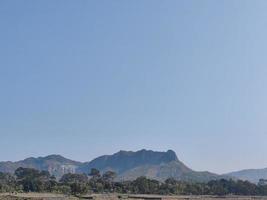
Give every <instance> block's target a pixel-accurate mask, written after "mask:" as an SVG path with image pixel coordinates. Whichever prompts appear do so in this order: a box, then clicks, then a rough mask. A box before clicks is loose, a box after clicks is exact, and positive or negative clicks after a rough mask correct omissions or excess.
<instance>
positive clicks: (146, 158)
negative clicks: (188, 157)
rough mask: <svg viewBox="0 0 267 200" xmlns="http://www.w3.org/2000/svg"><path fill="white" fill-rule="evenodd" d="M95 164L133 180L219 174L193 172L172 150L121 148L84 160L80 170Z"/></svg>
mask: <svg viewBox="0 0 267 200" xmlns="http://www.w3.org/2000/svg"><path fill="white" fill-rule="evenodd" d="M91 168H97V169H99V170H100V171H102V172H103V171H107V170H112V171H115V172H117V174H118V177H117V180H133V179H136V178H137V177H140V176H146V177H149V178H153V179H157V180H160V181H163V180H166V179H167V178H170V177H173V178H175V179H178V180H192V181H208V180H212V179H217V178H220V176H218V175H216V174H212V173H209V172H196V171H193V170H192V169H190V168H189V167H187V166H186V165H185V164H184V163H182V162H181V161H180V160H179V159H178V158H177V156H176V154H175V152H174V151H172V150H168V151H167V152H155V151H148V150H144V149H143V150H140V151H137V152H132V151H120V152H118V153H115V154H113V155H106V156H101V157H98V158H96V159H94V160H92V161H91V162H88V163H84V164H83V165H82V166H81V168H79V170H80V171H90V169H91Z"/></svg>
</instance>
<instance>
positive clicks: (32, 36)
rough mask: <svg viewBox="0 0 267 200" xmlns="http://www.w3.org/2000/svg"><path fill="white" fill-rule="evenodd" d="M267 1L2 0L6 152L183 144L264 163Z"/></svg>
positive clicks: (211, 165) (212, 166) (198, 152)
mask: <svg viewBox="0 0 267 200" xmlns="http://www.w3.org/2000/svg"><path fill="white" fill-rule="evenodd" d="M266 10H267V1H265V0H262V1H261V0H256V1H251V0H249V1H246V0H239V1H238V0H235V1H230V0H229V1H214V0H210V1H207V0H203V1H199V0H195V1H189V0H184V1H179V0H168V1H161V0H150V1H149V0H147V1H124V0H116V1H115V0H114V1H110V0H106V1H103V0H101V1H98V0H95V1H84V0H79V1H74V0H73V1H66V0H64V1H63V0H58V1H54V0H50V1H34V0H28V1H21V0H18V1H9V0H2V1H0V95H1V96H0V136H1V140H0V160H19V159H23V158H25V157H29V156H44V155H48V154H54V153H56V154H62V155H64V156H66V157H69V158H72V159H76V160H81V161H88V160H91V159H92V158H94V157H96V156H99V155H102V154H111V153H114V152H116V151H118V150H121V149H123V150H139V149H142V148H146V149H153V150H164V151H165V150H168V149H173V150H174V151H176V153H177V155H178V157H179V158H180V160H182V161H184V162H185V163H186V164H187V165H189V166H190V167H192V168H193V169H196V170H210V171H212V172H218V173H223V172H228V171H232V170H238V169H243V168H263V167H267V159H266V155H267V37H266V36H267V12H266Z"/></svg>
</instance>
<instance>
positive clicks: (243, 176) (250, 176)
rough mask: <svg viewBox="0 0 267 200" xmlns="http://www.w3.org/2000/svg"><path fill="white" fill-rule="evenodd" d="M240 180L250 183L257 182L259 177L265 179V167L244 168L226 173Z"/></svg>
mask: <svg viewBox="0 0 267 200" xmlns="http://www.w3.org/2000/svg"><path fill="white" fill-rule="evenodd" d="M226 175H227V176H230V177H234V178H237V179H240V180H247V181H250V182H252V183H258V182H259V179H265V180H267V168H264V169H244V170H240V171H236V172H231V173H228V174H226Z"/></svg>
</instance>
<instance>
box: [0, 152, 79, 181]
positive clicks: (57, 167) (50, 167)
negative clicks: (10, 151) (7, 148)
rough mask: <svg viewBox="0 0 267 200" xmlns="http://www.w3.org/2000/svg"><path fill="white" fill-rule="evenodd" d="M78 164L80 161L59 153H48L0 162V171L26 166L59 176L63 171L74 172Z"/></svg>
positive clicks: (12, 170)
mask: <svg viewBox="0 0 267 200" xmlns="http://www.w3.org/2000/svg"><path fill="white" fill-rule="evenodd" d="M80 165H81V163H80V162H76V161H73V160H69V159H66V158H64V157H62V156H60V155H49V156H46V157H38V158H27V159H25V160H21V161H18V162H10V161H8V162H0V171H1V172H9V173H14V171H15V170H16V169H17V168H19V167H26V168H35V169H38V170H46V171H49V172H50V174H53V175H55V176H56V177H60V176H62V175H63V174H65V173H74V172H75V171H76V169H77V168H78V167H79V166H80Z"/></svg>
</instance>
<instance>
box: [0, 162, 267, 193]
mask: <svg viewBox="0 0 267 200" xmlns="http://www.w3.org/2000/svg"><path fill="white" fill-rule="evenodd" d="M115 178H116V173H115V172H112V171H107V172H105V173H103V174H101V173H100V172H99V170H97V169H91V171H90V173H88V174H71V173H69V174H65V175H63V176H62V177H61V178H60V179H59V180H57V179H56V178H55V177H54V176H52V175H50V174H49V172H47V171H39V170H36V169H31V168H22V167H20V168H18V169H17V170H16V171H15V173H14V174H13V175H12V174H9V173H2V172H0V192H53V193H63V194H68V195H71V194H72V195H78V194H86V193H107V192H108V193H113V192H115V193H131V194H162V195H229V194H232V195H267V184H265V183H266V180H263V179H262V180H260V181H259V184H253V183H250V182H248V181H242V180H232V179H230V180H226V179H220V180H212V181H209V182H206V183H199V182H185V181H178V180H175V179H173V178H169V179H167V180H165V181H164V182H159V181H157V180H152V179H148V178H146V177H139V178H137V179H135V180H133V181H115Z"/></svg>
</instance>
